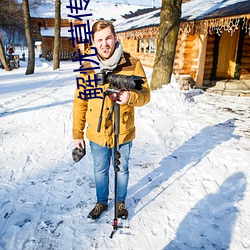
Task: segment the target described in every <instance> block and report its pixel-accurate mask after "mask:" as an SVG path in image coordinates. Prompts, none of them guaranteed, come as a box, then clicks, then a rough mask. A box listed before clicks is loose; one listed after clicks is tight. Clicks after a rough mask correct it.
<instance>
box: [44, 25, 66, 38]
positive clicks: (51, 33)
mask: <svg viewBox="0 0 250 250" xmlns="http://www.w3.org/2000/svg"><path fill="white" fill-rule="evenodd" d="M69 29H70V28H69V27H61V33H60V37H70V32H69V31H68V30H69ZM40 32H41V36H54V34H55V28H52V27H49V28H43V27H42V28H41V30H40Z"/></svg>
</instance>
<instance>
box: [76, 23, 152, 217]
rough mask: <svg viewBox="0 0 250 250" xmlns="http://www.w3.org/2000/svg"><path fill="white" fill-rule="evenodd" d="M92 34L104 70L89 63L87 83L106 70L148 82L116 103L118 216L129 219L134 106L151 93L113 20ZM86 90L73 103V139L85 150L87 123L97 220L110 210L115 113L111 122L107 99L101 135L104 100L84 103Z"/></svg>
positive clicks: (125, 92)
mask: <svg viewBox="0 0 250 250" xmlns="http://www.w3.org/2000/svg"><path fill="white" fill-rule="evenodd" d="M92 31H93V33H92V42H93V44H94V46H95V48H96V50H97V55H94V56H92V57H89V58H90V59H91V60H92V61H95V62H98V63H99V65H98V67H100V68H99V69H96V68H97V67H96V66H97V64H95V63H93V62H92V63H91V62H86V63H85V64H84V68H87V69H91V70H88V72H87V74H80V77H82V78H84V81H85V83H88V82H89V79H94V77H95V74H96V73H100V72H101V71H102V70H103V69H105V70H108V71H109V72H112V74H121V75H128V76H130V75H136V76H141V77H143V82H144V83H143V84H142V90H136V89H132V90H127V89H124V90H121V91H120V93H119V94H118V99H117V101H116V102H117V103H118V104H120V134H119V145H120V146H119V152H120V154H121V158H120V162H121V164H120V165H119V168H120V171H119V172H118V181H117V182H118V183H117V185H118V194H117V208H118V210H117V217H118V218H121V217H123V218H124V217H125V218H127V216H128V211H127V209H126V206H125V198H126V195H127V186H128V177H129V170H128V161H129V156H130V149H131V146H132V140H133V139H134V138H135V126H134V107H135V106H143V105H145V104H146V103H148V102H149V100H150V90H149V87H148V84H147V80H146V76H145V72H144V70H143V68H142V65H141V63H140V61H138V60H136V59H135V58H133V57H131V56H130V55H129V54H128V53H125V52H124V51H123V48H122V45H121V44H120V43H119V42H118V40H117V37H116V34H115V31H114V26H113V24H112V23H110V22H109V21H105V20H100V21H97V22H96V23H95V24H94V25H93V26H92ZM109 86H110V84H109V83H107V84H105V85H103V86H100V85H98V89H101V90H102V92H105V91H106V89H107V88H108V87H109ZM78 87H79V86H78ZM84 90H85V91H86V88H83V87H79V88H76V93H75V98H74V103H73V140H74V144H75V146H77V147H83V148H84V147H85V141H84V134H83V130H84V128H85V123H86V122H87V124H88V126H87V130H86V137H87V138H88V140H89V141H90V148H91V152H92V155H93V161H94V175H95V185H96V197H97V203H96V205H95V207H94V208H93V209H92V210H91V211H90V213H89V215H88V218H92V219H97V218H99V216H100V215H101V214H102V212H103V211H105V210H106V209H107V208H108V195H109V168H110V162H111V160H113V152H114V134H113V118H114V114H111V115H112V117H111V119H108V116H110V115H109V114H110V113H111V110H112V101H111V100H110V98H108V97H106V98H105V102H104V109H103V114H102V116H103V117H104V119H103V120H102V123H101V129H100V132H97V127H98V120H99V115H100V111H101V105H102V101H103V100H102V99H100V98H99V97H98V98H89V99H87V100H86V98H85V100H84V98H81V93H80V92H82V91H84Z"/></svg>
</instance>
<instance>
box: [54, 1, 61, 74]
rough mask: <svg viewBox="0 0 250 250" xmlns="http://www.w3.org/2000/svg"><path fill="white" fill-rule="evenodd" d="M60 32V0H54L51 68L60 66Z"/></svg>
mask: <svg viewBox="0 0 250 250" xmlns="http://www.w3.org/2000/svg"><path fill="white" fill-rule="evenodd" d="M60 33H61V0H55V34H54V36H55V39H54V49H53V69H54V70H55V69H58V68H60V58H59V48H60Z"/></svg>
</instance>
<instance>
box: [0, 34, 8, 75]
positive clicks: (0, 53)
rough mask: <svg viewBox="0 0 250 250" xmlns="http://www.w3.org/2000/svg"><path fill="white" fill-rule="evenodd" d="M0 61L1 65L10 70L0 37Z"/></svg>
mask: <svg viewBox="0 0 250 250" xmlns="http://www.w3.org/2000/svg"><path fill="white" fill-rule="evenodd" d="M0 61H1V64H2V65H3V67H4V69H5V70H6V71H10V70H11V68H10V66H9V64H8V62H7V60H6V56H5V53H4V47H3V43H2V39H1V37H0Z"/></svg>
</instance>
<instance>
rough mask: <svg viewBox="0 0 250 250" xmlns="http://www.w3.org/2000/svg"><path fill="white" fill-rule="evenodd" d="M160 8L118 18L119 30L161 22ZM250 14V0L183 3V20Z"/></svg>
mask: <svg viewBox="0 0 250 250" xmlns="http://www.w3.org/2000/svg"><path fill="white" fill-rule="evenodd" d="M160 11H161V9H160V8H157V9H155V11H152V12H150V13H147V14H143V15H140V16H135V17H132V18H128V19H125V20H124V19H123V20H122V19H120V20H117V21H116V22H115V23H114V24H115V28H116V31H117V32H122V31H128V30H133V29H139V28H144V27H150V26H158V25H159V24H160ZM242 14H250V0H191V1H189V2H186V3H183V4H182V16H181V20H182V21H184V22H185V21H195V20H202V19H211V18H218V17H226V16H235V15H242Z"/></svg>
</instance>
